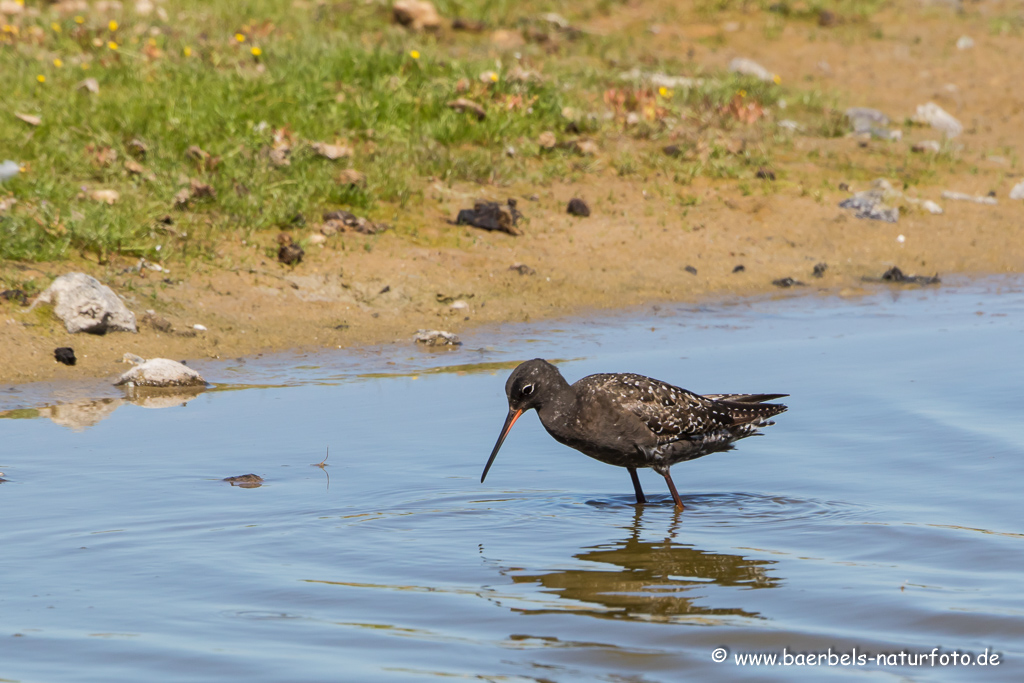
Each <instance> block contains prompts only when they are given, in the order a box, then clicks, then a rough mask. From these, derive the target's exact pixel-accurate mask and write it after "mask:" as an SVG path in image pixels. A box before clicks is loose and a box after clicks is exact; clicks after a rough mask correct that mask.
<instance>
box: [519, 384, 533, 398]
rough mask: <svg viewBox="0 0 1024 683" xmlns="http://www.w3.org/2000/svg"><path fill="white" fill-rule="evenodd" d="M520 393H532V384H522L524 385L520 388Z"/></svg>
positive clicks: (526, 394) (527, 394)
mask: <svg viewBox="0 0 1024 683" xmlns="http://www.w3.org/2000/svg"><path fill="white" fill-rule="evenodd" d="M520 393H521V394H522V395H523V396H529V395H530V394H532V393H533V385H532V384H527V385H526V386H524V387H523V388H522V389H521V390H520Z"/></svg>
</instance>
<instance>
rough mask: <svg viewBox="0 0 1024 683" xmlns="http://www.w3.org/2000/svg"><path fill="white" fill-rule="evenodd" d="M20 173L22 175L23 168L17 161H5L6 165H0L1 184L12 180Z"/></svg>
mask: <svg viewBox="0 0 1024 683" xmlns="http://www.w3.org/2000/svg"><path fill="white" fill-rule="evenodd" d="M19 173H21V166H19V165H18V163H17V162H15V161H11V160H10V159H5V160H4V163H2V164H0V183H2V182H4V181H5V180H10V179H11V178H13V177H14V176H16V175H18V174H19Z"/></svg>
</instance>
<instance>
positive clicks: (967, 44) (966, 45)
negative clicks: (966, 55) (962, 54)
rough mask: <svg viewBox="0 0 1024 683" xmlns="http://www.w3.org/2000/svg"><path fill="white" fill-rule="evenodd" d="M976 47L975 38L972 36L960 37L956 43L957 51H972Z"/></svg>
mask: <svg viewBox="0 0 1024 683" xmlns="http://www.w3.org/2000/svg"><path fill="white" fill-rule="evenodd" d="M972 47H974V38H971V37H970V36H960V37H959V38H957V41H956V49H958V50H970V49H971V48H972Z"/></svg>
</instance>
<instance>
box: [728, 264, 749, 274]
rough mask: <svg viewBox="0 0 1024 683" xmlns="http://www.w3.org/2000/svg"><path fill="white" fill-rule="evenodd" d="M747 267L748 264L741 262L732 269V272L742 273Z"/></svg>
mask: <svg viewBox="0 0 1024 683" xmlns="http://www.w3.org/2000/svg"><path fill="white" fill-rule="evenodd" d="M746 269H747V267H746V266H744V265H743V264H742V263H741V264H739V265H738V266H736V267H735V268H733V269H732V272H734V273H742V272H743V271H745V270H746Z"/></svg>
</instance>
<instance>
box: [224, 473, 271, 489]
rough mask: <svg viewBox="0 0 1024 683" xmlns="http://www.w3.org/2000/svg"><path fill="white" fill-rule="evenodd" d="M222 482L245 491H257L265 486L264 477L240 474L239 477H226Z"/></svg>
mask: <svg viewBox="0 0 1024 683" xmlns="http://www.w3.org/2000/svg"><path fill="white" fill-rule="evenodd" d="M221 481H226V482H228V483H229V484H231V485H232V486H237V487H239V488H243V489H256V488H259V487H260V486H262V485H263V477H261V476H260V475H258V474H240V475H238V476H237V477H224V478H223V479H221Z"/></svg>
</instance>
